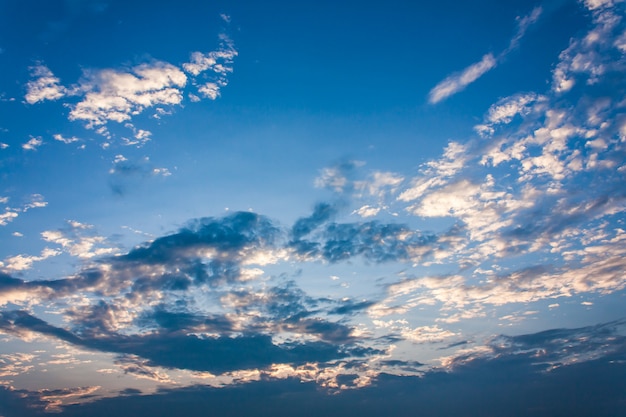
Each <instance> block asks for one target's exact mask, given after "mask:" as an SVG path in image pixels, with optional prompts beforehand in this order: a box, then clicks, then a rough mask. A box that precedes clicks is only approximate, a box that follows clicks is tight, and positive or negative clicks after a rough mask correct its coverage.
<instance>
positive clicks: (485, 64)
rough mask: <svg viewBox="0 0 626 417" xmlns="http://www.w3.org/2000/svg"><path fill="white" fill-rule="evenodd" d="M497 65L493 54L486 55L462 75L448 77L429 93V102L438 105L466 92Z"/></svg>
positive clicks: (461, 73)
mask: <svg viewBox="0 0 626 417" xmlns="http://www.w3.org/2000/svg"><path fill="white" fill-rule="evenodd" d="M496 65H497V61H496V58H495V57H494V56H493V54H486V55H484V56H483V58H482V59H481V60H480V61H478V62H476V63H474V64H472V65H470V66H469V67H467V68H465V69H464V70H463V71H461V72H460V73H457V74H452V75H450V76H448V77H446V79H445V80H443V81H441V82H440V83H439V84H437V85H436V86H435V87H433V89H432V90H430V93H428V102H429V103H431V104H436V103H439V102H440V101H442V100H445V99H446V98H448V97H450V96H452V95H454V94H456V93H458V92H459V91H463V90H465V87H467V86H468V85H469V84H471V83H473V82H474V81H476V80H477V79H479V78H480V77H482V76H483V75H484V74H485V73H486V72H488V71H489V70H491V69H492V68H494V67H495V66H496Z"/></svg>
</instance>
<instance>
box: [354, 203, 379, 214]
mask: <svg viewBox="0 0 626 417" xmlns="http://www.w3.org/2000/svg"><path fill="white" fill-rule="evenodd" d="M380 210H381V208H380V207H371V206H368V205H365V206H363V207H361V208H359V209H357V210H354V211H353V213H356V214H358V215H359V216H361V217H374V216H376V215H377V214H378V213H379V212H380Z"/></svg>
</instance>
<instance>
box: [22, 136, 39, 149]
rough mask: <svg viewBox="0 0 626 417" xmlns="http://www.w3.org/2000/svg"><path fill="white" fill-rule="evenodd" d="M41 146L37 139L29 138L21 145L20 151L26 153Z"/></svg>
mask: <svg viewBox="0 0 626 417" xmlns="http://www.w3.org/2000/svg"><path fill="white" fill-rule="evenodd" d="M41 145H43V140H42V139H41V138H39V137H37V138H36V137H31V138H30V140H29V141H28V142H26V143H25V144H23V145H22V149H24V150H26V151H34V150H36V149H37V148H39V147H40V146H41Z"/></svg>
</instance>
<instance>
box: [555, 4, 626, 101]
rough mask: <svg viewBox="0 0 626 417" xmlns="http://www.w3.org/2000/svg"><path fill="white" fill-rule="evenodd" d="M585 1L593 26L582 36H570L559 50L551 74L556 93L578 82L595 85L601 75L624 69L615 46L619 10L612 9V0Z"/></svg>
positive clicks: (617, 44) (621, 28)
mask: <svg viewBox="0 0 626 417" xmlns="http://www.w3.org/2000/svg"><path fill="white" fill-rule="evenodd" d="M585 4H586V5H587V7H588V8H589V9H590V10H592V15H593V27H592V28H591V30H590V31H589V32H588V33H587V35H586V36H585V37H583V38H578V39H576V38H575V39H572V40H571V42H570V45H569V47H568V48H567V49H565V50H564V51H563V52H561V55H560V57H559V58H560V61H559V63H558V64H557V66H556V68H555V69H554V71H553V74H552V90H553V91H554V92H555V93H558V94H562V93H566V92H568V91H570V90H571V89H572V88H573V87H574V86H575V85H576V84H577V83H579V82H580V81H584V82H585V83H586V84H587V85H593V84H596V83H597V82H598V81H599V80H600V78H601V77H603V76H604V75H606V74H610V73H621V72H623V71H624V68H625V64H624V59H623V54H622V53H621V50H620V48H619V45H620V43H619V42H620V41H619V39H621V38H619V36H620V35H621V34H622V33H623V25H622V24H621V20H622V19H621V16H620V15H619V13H621V11H620V10H617V9H615V10H614V2H613V1H601V0H592V1H587V2H585ZM617 7H618V6H615V8H617Z"/></svg>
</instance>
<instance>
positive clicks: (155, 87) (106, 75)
mask: <svg viewBox="0 0 626 417" xmlns="http://www.w3.org/2000/svg"><path fill="white" fill-rule="evenodd" d="M186 83H187V77H186V76H185V74H184V73H183V72H182V71H181V70H179V69H178V68H177V67H175V66H174V65H172V64H169V63H166V62H162V61H154V62H151V63H144V64H140V65H137V66H135V67H133V68H131V69H130V70H129V71H117V70H113V69H104V70H98V71H87V72H86V73H85V74H84V79H83V80H82V81H81V84H80V89H81V90H82V91H83V92H84V97H83V99H82V100H81V101H79V102H78V103H77V104H75V105H72V106H71V111H70V114H69V119H70V120H79V121H84V122H85V123H86V126H87V127H88V128H91V129H93V128H95V127H98V126H102V125H105V124H106V123H107V122H109V121H115V122H118V123H121V122H124V121H127V120H130V119H131V117H132V116H134V115H137V114H140V113H142V112H143V111H144V110H145V109H147V108H150V107H155V106H158V105H177V104H180V102H181V101H182V98H183V96H182V93H181V90H180V89H181V88H182V87H184V86H185V84H186Z"/></svg>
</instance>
